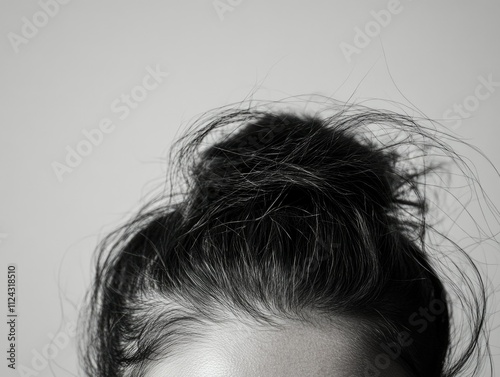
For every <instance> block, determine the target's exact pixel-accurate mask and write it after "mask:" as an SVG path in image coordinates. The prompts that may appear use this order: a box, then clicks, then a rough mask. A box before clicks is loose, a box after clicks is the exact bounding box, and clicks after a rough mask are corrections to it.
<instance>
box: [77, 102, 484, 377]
mask: <svg viewBox="0 0 500 377" xmlns="http://www.w3.org/2000/svg"><path fill="white" fill-rule="evenodd" d="M200 123H203V126H202V127H200V128H198V127H199V124H200ZM194 127H195V130H194V131H193V132H191V133H188V136H186V137H184V138H181V139H180V141H179V144H177V145H180V146H181V148H180V149H179V150H178V152H177V154H172V156H173V160H175V161H176V165H175V166H176V167H180V169H177V170H174V174H173V175H172V176H171V178H170V180H169V182H170V183H171V184H172V186H171V189H170V191H169V193H168V194H167V195H164V196H162V197H161V198H158V199H155V200H153V201H152V202H151V203H149V204H148V205H147V206H146V207H144V208H143V210H141V211H139V214H138V215H137V216H136V217H134V218H133V219H132V220H131V221H129V222H128V223H127V224H126V225H124V226H123V227H121V228H120V229H118V230H117V231H116V232H114V233H112V234H111V235H110V236H108V237H107V238H106V239H105V240H104V241H103V242H102V244H101V245H100V249H99V254H98V260H97V264H96V273H95V279H94V282H93V287H92V289H91V291H90V292H89V306H88V310H87V312H86V315H87V316H86V322H85V326H86V327H85V339H84V348H83V352H82V355H83V360H84V365H85V371H86V373H87V374H88V375H89V376H93V377H101V376H102V377H114V376H140V375H142V374H143V373H144V371H146V370H147V368H148V366H149V365H150V363H151V362H152V361H153V360H159V359H161V358H164V357H168V355H170V354H173V353H175V352H176V349H177V348H178V347H179V346H180V345H182V344H185V343H187V342H189V341H190V340H192V339H193V338H195V337H197V336H201V335H202V334H203V326H204V325H205V324H207V323H217V322H223V321H225V320H228V318H229V317H230V316H231V315H236V316H238V317H239V318H242V320H250V319H251V320H252V321H255V322H257V323H265V324H269V325H271V326H272V325H273V324H274V323H275V319H276V318H280V319H281V318H285V319H299V320H301V321H310V322H312V323H314V321H315V320H316V319H319V318H321V319H328V318H334V317H340V318H342V317H343V316H344V317H352V318H357V319H359V322H360V324H364V325H363V326H362V328H363V331H364V332H366V334H367V336H368V337H369V339H371V343H372V346H373V348H374V349H378V348H379V347H381V346H382V345H384V344H385V346H386V347H385V348H382V349H387V348H389V349H391V350H397V354H398V358H397V361H396V362H397V363H399V364H400V365H401V366H403V367H404V368H406V370H407V371H408V373H410V374H412V375H415V376H426V377H432V376H455V375H457V374H458V373H459V372H464V371H469V372H470V371H471V370H472V372H476V371H477V370H478V368H479V366H478V365H479V363H478V362H477V361H478V360H479V358H480V357H481V354H482V353H483V351H484V347H481V345H480V339H481V334H482V329H483V327H484V321H485V289H484V285H483V281H482V279H481V276H480V275H479V272H478V270H477V268H476V267H475V265H474V263H473V262H472V261H471V260H470V258H469V257H468V256H467V255H466V254H465V253H462V256H465V258H464V260H465V261H466V262H467V263H469V266H471V268H470V270H471V271H472V274H471V275H470V276H469V277H466V275H465V273H464V274H463V275H460V276H461V277H462V278H463V281H464V282H465V283H464V284H462V285H460V286H459V284H458V283H457V282H456V281H455V282H454V283H455V284H456V286H457V287H458V286H459V288H458V289H456V290H455V291H453V292H450V290H449V289H445V285H444V282H445V277H444V276H441V275H440V274H439V273H438V271H444V270H445V269H446V268H443V267H442V264H439V263H438V262H439V261H441V262H442V260H443V259H445V253H444V252H440V250H439V246H440V245H430V244H429V241H428V232H429V231H434V230H435V228H434V226H433V225H434V224H429V221H428V219H427V217H426V216H427V214H428V213H429V208H428V204H429V200H428V198H427V195H428V193H427V188H428V187H429V183H428V182H429V181H428V180H430V175H432V173H433V172H438V171H439V169H440V167H441V166H442V164H441V163H440V162H435V163H433V164H431V163H430V162H428V161H427V157H426V156H427V155H430V154H432V153H433V152H432V151H434V149H435V148H439V149H440V150H441V151H445V155H448V157H449V156H452V155H453V152H451V151H450V149H449V147H448V146H447V145H446V144H444V142H443V138H442V137H441V136H436V135H435V134H433V133H432V132H431V130H430V129H426V128H424V127H423V126H421V125H418V124H417V122H416V121H415V119H413V118H411V117H409V116H405V115H400V114H396V113H393V112H390V111H378V110H372V109H366V108H354V107H344V108H338V109H335V111H334V113H333V114H330V115H325V114H324V113H316V114H312V115H311V114H307V113H306V112H305V111H304V112H298V113H295V112H293V111H291V110H279V109H272V108H262V107H251V108H247V109H241V108H240V109H229V110H228V109H226V110H223V111H219V112H218V113H217V114H216V115H215V116H212V117H210V118H208V119H207V118H202V119H201V120H200V121H198V122H195V126H194ZM370 127H372V128H371V129H370ZM373 127H375V128H377V127H378V130H377V129H373ZM229 129H231V130H229ZM388 129H392V131H388ZM381 130H382V131H383V132H380V131H381ZM381 135H385V136H386V140H385V141H384V142H382V141H381V140H380V136H381ZM210 137H216V139H215V140H214V141H212V142H207V140H208V139H209V138H210ZM433 148H434V149H433ZM179 172H181V173H182V174H181V175H175V174H176V173H179ZM176 177H177V178H178V177H180V178H181V179H177V180H175V179H174V178H176ZM173 182H176V183H175V184H177V185H178V187H175V184H174V183H173ZM443 239H446V235H444V236H443ZM452 245H454V247H455V248H456V250H457V251H458V253H457V254H459V253H460V252H461V251H463V250H462V249H461V248H460V247H459V246H458V245H457V244H452ZM459 267H460V268H461V266H459ZM455 278H456V276H455ZM467 290H468V291H469V293H470V294H469V296H468V298H467V297H466V296H467V295H466V292H465V291H467ZM452 295H459V296H460V298H461V299H462V297H464V298H463V300H464V301H462V307H463V308H465V314H466V315H468V317H467V321H466V322H467V324H468V325H469V328H468V330H469V336H468V337H462V335H463V334H462V333H460V332H459V329H457V328H453V327H452V325H453V323H452V316H451V307H452V304H453V303H452V300H451V298H450V297H451V296H452ZM467 300H468V301H467ZM465 301H466V302H465ZM452 330H453V331H452ZM452 335H453V336H455V337H456V336H460V337H461V339H459V340H462V341H465V344H461V346H460V347H458V343H457V344H455V343H454V342H453V339H451V338H450V336H452ZM405 339H406V341H405ZM408 339H410V340H411V342H410V341H408ZM410 343H411V344H410ZM454 345H455V346H456V347H454ZM474 356H475V357H474Z"/></svg>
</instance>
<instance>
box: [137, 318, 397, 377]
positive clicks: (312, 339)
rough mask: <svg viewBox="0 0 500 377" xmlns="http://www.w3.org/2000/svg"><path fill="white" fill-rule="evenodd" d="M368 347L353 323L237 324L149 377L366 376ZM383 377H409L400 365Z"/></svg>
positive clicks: (215, 333) (216, 332) (219, 329)
mask: <svg viewBox="0 0 500 377" xmlns="http://www.w3.org/2000/svg"><path fill="white" fill-rule="evenodd" d="M365 344H366V341H365V339H364V336H363V334H362V332H361V331H359V330H356V327H355V325H352V324H348V325H346V326H345V327H344V328H342V327H340V326H328V327H316V326H306V325H302V324H296V323H294V324H288V325H284V326H281V327H279V328H275V327H269V326H268V327H262V326H257V325H256V326H254V327H252V326H248V325H237V324H231V325H227V326H222V327H217V328H214V329H211V330H210V331H209V333H207V335H206V337H204V339H203V340H202V341H197V342H196V343H193V344H191V345H189V346H187V347H185V348H184V349H183V350H182V352H180V353H178V354H176V355H175V356H172V357H170V358H167V359H165V360H164V361H162V362H160V363H159V364H157V365H155V366H154V367H153V368H152V369H151V370H150V372H149V373H148V374H147V377H167V376H177V377H188V376H189V377H304V376H308V377H354V376H363V375H364V374H363V373H365V370H366V369H367V368H368V365H369V364H370V362H371V361H372V364H373V359H374V358H375V356H376V354H373V353H372V352H370V351H369V350H368V348H367V347H366V346H365ZM392 364H395V363H394V362H393V363H392ZM367 373H370V372H369V371H367ZM372 373H374V371H373V372H372ZM368 375H371V374H368ZM378 375H379V376H388V377H389V376H390V377H404V376H405V375H404V374H403V373H401V371H400V370H399V369H398V367H397V366H396V365H391V366H390V367H388V368H385V369H384V370H379V374H378Z"/></svg>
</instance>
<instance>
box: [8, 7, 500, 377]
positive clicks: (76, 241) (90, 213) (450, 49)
mask: <svg viewBox="0 0 500 377" xmlns="http://www.w3.org/2000/svg"><path fill="white" fill-rule="evenodd" d="M63 3H64V4H63ZM388 15H390V16H388ZM499 18H500V2H498V1H484V0H482V1H474V2H472V1H456V0H455V1H451V0H444V1H432V2H431V1H423V0H421V1H419V0H413V1H411V0H401V1H400V2H398V1H390V2H388V1H379V0H377V1H346V0H342V1H341V0H337V1H332V0H322V1H305V0H302V1H299V0H287V1H285V0H276V1H264V0H243V1H237V0H222V1H212V0H192V1H170V0H169V1H165V0H163V1H160V0H148V1H131V0H110V1H96V0H85V1H83V0H73V1H61V2H60V3H56V2H55V1H49V0H46V1H39V2H38V1H13V0H1V2H0V20H1V24H0V25H1V26H0V35H1V39H0V51H1V52H0V54H1V59H0V96H1V97H0V100H1V111H0V124H1V126H0V154H1V159H0V172H1V180H2V184H1V185H0V213H1V220H0V257H1V274H0V276H1V279H2V280H1V281H0V290H1V292H2V295H1V298H2V301H1V303H0V305H1V306H2V308H0V313H6V311H7V300H6V271H7V265H8V264H9V263H15V264H16V265H17V269H18V290H17V294H18V301H17V305H18V307H17V310H18V313H19V317H18V323H17V325H18V327H17V335H18V343H17V366H18V368H20V367H21V366H23V369H21V371H20V370H19V369H18V370H17V371H11V370H9V369H8V368H7V361H6V360H5V357H3V356H2V357H1V358H0V359H1V360H2V361H1V362H0V363H1V365H0V370H1V372H0V374H1V375H2V376H6V375H8V376H11V375H12V376H15V375H36V376H53V375H55V376H69V375H74V374H77V366H76V348H75V346H76V342H75V341H76V338H75V336H74V332H73V330H72V327H71V326H73V325H74V324H75V321H76V318H77V313H78V305H79V303H80V301H81V299H82V297H83V294H84V292H85V289H86V287H87V286H88V284H89V281H90V274H91V263H92V259H91V257H92V253H93V249H94V247H95V245H96V243H97V242H98V240H99V239H100V238H101V237H102V235H104V234H105V233H106V232H107V231H109V230H111V229H113V227H114V226H116V225H119V224H121V222H122V221H123V220H124V219H125V218H127V217H128V216H129V213H130V211H131V210H132V209H136V208H137V206H138V204H139V203H140V202H141V198H143V197H144V196H145V195H146V194H147V193H148V192H149V189H151V188H152V187H153V186H154V185H155V184H157V183H159V182H161V181H162V179H163V176H162V175H163V174H164V170H165V166H164V157H165V156H166V153H167V152H168V148H169V146H170V144H171V142H172V141H173V140H174V138H175V137H176V136H178V135H179V134H180V132H181V131H182V129H184V128H185V127H186V126H187V125H188V124H189V121H190V120H191V119H192V118H193V117H195V116H197V115H199V114H200V113H202V112H204V111H206V110H209V109H212V108H214V107H219V106H222V105H226V104H228V103H232V102H237V101H240V100H242V99H244V98H245V97H246V96H247V95H248V94H249V93H250V92H255V94H254V97H255V98H257V99H280V98H283V97H289V96H296V95H300V94H309V93H319V94H322V95H326V96H332V97H333V98H335V99H337V100H340V101H347V100H350V101H353V102H357V103H361V102H363V101H365V100H370V99H377V101H376V102H377V103H378V104H380V103H383V101H395V102H397V103H402V104H404V105H405V106H409V107H410V108H413V109H418V111H420V112H422V113H423V114H425V115H426V116H428V117H430V118H434V119H436V120H443V127H449V128H450V129H452V130H453V132H456V133H457V135H459V136H460V137H461V138H463V139H465V140H466V141H467V142H469V143H471V144H473V145H475V146H477V147H478V148H480V149H481V150H482V151H483V152H484V153H485V154H486V155H487V156H488V157H489V158H490V160H491V162H492V163H493V165H495V166H500V150H499V149H500V147H499V145H498V140H499V138H500V130H499V121H498V119H499V113H500V112H499V108H500V83H499V82H500V44H499V43H498V38H499V37H500V22H499ZM362 34H363V35H362ZM152 72H156V73H152ZM148 75H149V77H148ZM122 95H128V96H130V98H131V100H129V102H128V103H127V102H126V100H125V97H122ZM367 104H370V102H368V103H367ZM458 106H461V107H462V109H463V110H457V109H459V107H458ZM460 111H462V114H460ZM462 115H465V116H462ZM458 116H460V117H462V118H464V119H461V120H457V119H456V118H457V117H458ZM451 118H453V119H451ZM100 126H101V127H102V129H105V130H106V133H105V132H103V131H99V132H101V136H102V137H101V136H98V133H99V132H97V131H92V130H95V129H99V127H100ZM96 132H97V133H96ZM86 135H87V136H86ZM88 135H94V136H93V137H94V138H95V139H94V144H96V145H93V144H90V142H89V141H85V140H87V139H88V138H89V137H92V136H88ZM78 150H79V152H78ZM70 151H76V153H79V155H80V158H78V157H75V156H73V157H71V156H70V157H68V155H71V154H72V153H75V152H70ZM463 153H464V154H466V156H467V158H469V159H470V160H471V162H472V163H473V164H474V166H475V167H476V169H477V171H478V174H479V175H480V177H481V182H482V185H483V187H484V188H485V190H487V191H488V192H489V194H490V196H491V199H492V201H493V203H494V204H495V205H496V206H500V198H499V197H498V195H497V192H498V190H499V188H500V187H499V180H498V177H497V176H495V174H496V173H495V171H494V170H493V169H492V166H491V165H488V163H487V162H486V160H485V159H484V158H482V157H481V156H480V155H479V154H477V153H475V152H474V153H473V152H472V151H471V150H469V151H468V152H463ZM81 155H83V156H81ZM67 159H69V160H68V161H70V163H71V164H72V165H73V167H71V166H69V165H68V163H67V161H66V160H67ZM62 165H65V166H67V167H66V168H62V167H61V166H62ZM55 167H58V168H57V169H63V170H62V171H63V172H62V173H61V170H59V172H60V173H59V177H58V174H56V172H55V170H54V169H55ZM64 169H66V170H64ZM496 230H498V229H497V228H492V233H494V232H495V231H496ZM497 251H498V248H496V244H495V243H492V244H491V247H489V248H485V249H484V252H485V253H486V254H485V255H484V258H483V259H482V260H483V262H484V265H483V267H485V266H486V267H485V269H486V270H488V272H489V279H490V283H489V287H490V288H491V290H492V291H493V292H494V291H495V289H496V287H498V286H499V284H500V276H498V274H496V270H497V262H498V257H497V255H496V252H497ZM497 303H498V298H496V297H494V296H493V299H492V303H491V306H490V307H489V314H490V323H489V326H490V328H491V334H492V338H491V345H492V354H493V358H494V362H495V363H496V365H497V369H498V367H500V350H499V348H498V347H499V346H500V332H498V331H496V330H495V329H496V327H497V326H498V325H499V324H500V317H495V316H494V314H495V312H496V311H497V307H498V304H497ZM5 321H6V320H5ZM5 321H4V319H3V318H2V321H0V322H2V323H4V322H5ZM7 331H8V328H7V325H2V327H1V330H0V343H1V344H2V347H1V348H0V349H1V350H2V351H4V349H6V348H7V343H8V342H7V338H6V334H7ZM2 354H5V352H3V353H2ZM28 372H29V373H31V374H29V373H28ZM23 373H24V374H23Z"/></svg>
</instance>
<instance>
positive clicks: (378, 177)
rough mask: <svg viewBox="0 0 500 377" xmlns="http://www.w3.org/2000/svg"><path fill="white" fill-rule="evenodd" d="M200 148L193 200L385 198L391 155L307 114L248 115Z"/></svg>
mask: <svg viewBox="0 0 500 377" xmlns="http://www.w3.org/2000/svg"><path fill="white" fill-rule="evenodd" d="M246 119H247V121H246V122H244V124H243V125H242V126H241V128H240V129H239V130H238V132H236V133H233V134H231V135H229V136H226V137H225V138H224V139H223V140H222V141H220V142H218V143H216V144H214V145H213V146H212V147H210V148H209V149H208V150H206V151H205V152H204V153H203V154H202V158H201V160H200V161H199V162H198V164H197V165H196V166H195V168H194V170H193V172H194V174H193V175H194V182H195V190H194V192H195V193H196V194H195V195H196V196H198V198H197V200H202V201H204V202H205V203H206V201H207V200H208V201H211V202H214V203H215V204H216V205H217V206H218V205H221V204H223V206H224V207H225V208H227V206H233V207H235V208H237V207H238V206H241V205H245V204H246V203H248V202H249V201H251V202H252V203H253V205H255V203H256V201H259V200H260V201H264V202H265V203H267V204H269V203H272V202H273V201H275V200H277V199H278V198H280V199H281V200H282V203H283V200H285V202H290V201H293V202H294V203H295V204H298V203H302V204H305V203H307V198H308V196H310V195H315V193H316V194H320V195H321V197H324V198H330V199H331V200H332V201H334V202H335V203H336V205H342V204H345V205H349V206H352V205H353V204H355V205H357V206H359V207H361V208H363V210H365V211H366V210H369V209H368V208H366V205H367V204H366V203H372V204H373V203H377V204H379V205H381V206H382V207H387V206H389V205H390V203H391V200H392V196H393V193H392V186H393V184H392V183H391V179H393V178H392V177H393V175H391V172H392V171H393V169H394V167H393V160H392V156H388V155H386V154H384V153H382V152H380V151H378V150H376V149H374V148H373V147H369V146H367V145H364V144H362V143H361V142H360V141H358V140H356V138H355V137H354V136H353V135H351V134H349V131H348V130H347V129H345V128H342V127H340V126H330V125H328V124H327V123H326V122H325V121H322V120H320V119H318V118H314V117H310V116H298V115H291V114H264V115H259V116H255V117H253V118H250V120H248V117H247V118H246Z"/></svg>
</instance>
